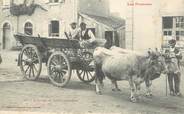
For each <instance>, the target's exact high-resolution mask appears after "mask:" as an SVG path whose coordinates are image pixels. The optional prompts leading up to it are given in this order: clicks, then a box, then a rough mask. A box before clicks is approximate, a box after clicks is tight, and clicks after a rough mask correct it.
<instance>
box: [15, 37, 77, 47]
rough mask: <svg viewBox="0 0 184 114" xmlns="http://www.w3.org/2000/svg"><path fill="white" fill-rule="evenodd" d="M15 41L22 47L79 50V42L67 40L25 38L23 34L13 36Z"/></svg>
mask: <svg viewBox="0 0 184 114" xmlns="http://www.w3.org/2000/svg"><path fill="white" fill-rule="evenodd" d="M14 37H15V39H16V40H17V41H19V42H20V43H21V44H22V45H26V44H33V45H35V46H41V47H47V48H48V47H51V48H75V49H78V48H81V47H80V44H79V41H77V40H68V39H59V38H58V39H56V38H45V37H39V36H38V37H35V36H27V35H24V34H15V35H14Z"/></svg>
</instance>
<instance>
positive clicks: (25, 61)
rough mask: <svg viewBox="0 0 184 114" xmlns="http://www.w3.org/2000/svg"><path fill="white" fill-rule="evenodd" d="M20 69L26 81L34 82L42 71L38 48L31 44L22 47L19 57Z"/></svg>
mask: <svg viewBox="0 0 184 114" xmlns="http://www.w3.org/2000/svg"><path fill="white" fill-rule="evenodd" d="M19 62H20V69H21V72H22V74H23V75H24V77H25V78H26V79H28V80H36V79H37V78H38V77H39V76H40V73H41V70H42V59H41V56H40V52H39V51H38V48H37V47H36V46H34V45H32V44H28V45H26V46H24V47H23V49H22V52H21V53H20V56H19Z"/></svg>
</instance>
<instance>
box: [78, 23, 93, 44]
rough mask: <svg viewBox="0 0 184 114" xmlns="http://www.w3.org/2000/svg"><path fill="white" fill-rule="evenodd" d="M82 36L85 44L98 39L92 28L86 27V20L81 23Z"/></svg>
mask: <svg viewBox="0 0 184 114" xmlns="http://www.w3.org/2000/svg"><path fill="white" fill-rule="evenodd" d="M80 37H81V41H82V44H84V45H85V44H90V43H92V42H93V41H95V39H96V38H95V35H94V34H93V32H92V31H91V30H90V29H87V28H86V23H84V22H82V23H81V24H80Z"/></svg>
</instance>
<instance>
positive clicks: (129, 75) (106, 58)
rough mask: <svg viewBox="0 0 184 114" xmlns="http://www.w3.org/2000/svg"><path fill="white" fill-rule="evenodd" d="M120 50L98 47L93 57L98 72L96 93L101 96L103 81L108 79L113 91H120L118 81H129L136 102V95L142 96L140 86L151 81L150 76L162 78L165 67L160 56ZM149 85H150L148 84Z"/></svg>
mask: <svg viewBox="0 0 184 114" xmlns="http://www.w3.org/2000/svg"><path fill="white" fill-rule="evenodd" d="M120 51H121V50H119V49H111V50H108V49H105V48H102V47H98V48H96V49H95V51H94V53H93V56H94V61H95V66H96V68H95V72H96V92H97V93H98V94H101V85H102V84H103V79H104V78H105V76H106V77H108V78H109V79H110V80H111V82H112V84H113V86H114V89H113V90H118V91H119V90H120V89H119V88H118V85H117V81H120V80H127V81H129V85H130V88H131V95H130V100H131V101H132V102H136V101H137V98H136V93H137V95H138V96H140V84H141V83H142V82H144V81H145V80H149V75H150V74H152V75H156V76H160V74H161V72H162V71H163V70H164V68H165V67H164V65H163V64H162V63H161V62H160V61H159V60H158V56H159V55H158V54H156V53H154V52H150V53H149V54H148V53H146V54H141V53H139V54H138V53H135V52H131V53H129V52H128V51H127V52H125V51H122V52H120ZM148 85H149V84H148Z"/></svg>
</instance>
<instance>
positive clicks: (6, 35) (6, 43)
mask: <svg viewBox="0 0 184 114" xmlns="http://www.w3.org/2000/svg"><path fill="white" fill-rule="evenodd" d="M10 34H11V29H10V24H9V23H5V24H4V25H3V41H2V48H3V49H10V48H11V42H10V41H11V40H10V38H11V35H10Z"/></svg>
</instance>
